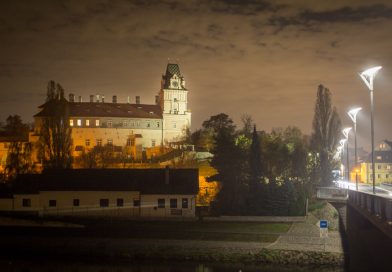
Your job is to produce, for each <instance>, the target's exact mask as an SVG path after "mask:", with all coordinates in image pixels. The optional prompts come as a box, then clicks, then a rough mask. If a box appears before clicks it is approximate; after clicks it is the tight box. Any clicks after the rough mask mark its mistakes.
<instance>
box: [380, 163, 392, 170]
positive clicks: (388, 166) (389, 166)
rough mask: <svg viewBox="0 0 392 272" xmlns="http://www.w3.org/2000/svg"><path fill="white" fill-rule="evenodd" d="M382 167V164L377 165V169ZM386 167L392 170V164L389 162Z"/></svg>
mask: <svg viewBox="0 0 392 272" xmlns="http://www.w3.org/2000/svg"><path fill="white" fill-rule="evenodd" d="M381 168H382V165H380V164H379V165H377V169H381ZM385 169H387V170H391V165H389V164H387V165H386V167H385Z"/></svg>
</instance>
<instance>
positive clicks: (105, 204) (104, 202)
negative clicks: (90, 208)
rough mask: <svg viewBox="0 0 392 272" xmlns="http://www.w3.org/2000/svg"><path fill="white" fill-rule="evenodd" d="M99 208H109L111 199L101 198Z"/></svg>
mask: <svg viewBox="0 0 392 272" xmlns="http://www.w3.org/2000/svg"><path fill="white" fill-rule="evenodd" d="M99 207H109V199H107V198H101V199H100V200H99Z"/></svg>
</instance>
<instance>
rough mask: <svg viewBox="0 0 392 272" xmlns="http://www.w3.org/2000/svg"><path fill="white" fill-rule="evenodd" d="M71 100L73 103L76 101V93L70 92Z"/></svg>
mask: <svg viewBox="0 0 392 272" xmlns="http://www.w3.org/2000/svg"><path fill="white" fill-rule="evenodd" d="M69 102H71V103H73V102H75V95H74V94H73V93H70V94H69Z"/></svg>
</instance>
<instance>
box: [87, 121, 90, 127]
mask: <svg viewBox="0 0 392 272" xmlns="http://www.w3.org/2000/svg"><path fill="white" fill-rule="evenodd" d="M89 126H90V120H88V119H87V120H86V127H89Z"/></svg>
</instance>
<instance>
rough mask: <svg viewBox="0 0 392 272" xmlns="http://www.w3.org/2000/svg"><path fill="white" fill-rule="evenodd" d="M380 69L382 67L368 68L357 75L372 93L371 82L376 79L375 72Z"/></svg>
mask: <svg viewBox="0 0 392 272" xmlns="http://www.w3.org/2000/svg"><path fill="white" fill-rule="evenodd" d="M381 68H382V66H376V67H372V68H369V69H367V70H365V71H363V72H362V73H360V74H359V76H360V77H361V78H362V80H363V81H364V82H365V84H366V86H368V88H369V90H371V91H373V81H374V78H375V77H376V74H377V72H378V71H379V70H380V69H381Z"/></svg>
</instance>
